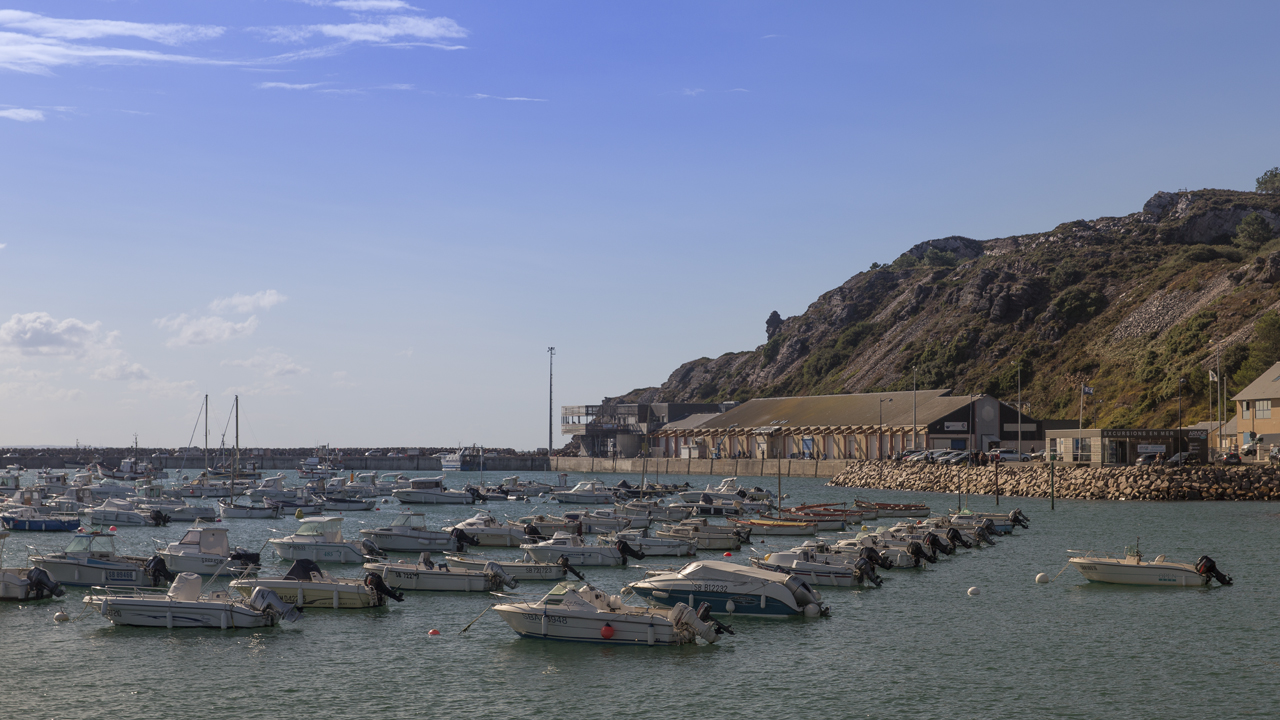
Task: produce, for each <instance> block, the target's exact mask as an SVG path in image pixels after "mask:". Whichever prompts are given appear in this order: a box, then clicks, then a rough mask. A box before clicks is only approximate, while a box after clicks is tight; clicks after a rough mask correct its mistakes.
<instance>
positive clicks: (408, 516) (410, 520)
mask: <svg viewBox="0 0 1280 720" xmlns="http://www.w3.org/2000/svg"><path fill="white" fill-rule="evenodd" d="M426 526H427V518H426V516H425V515H419V514H417V513H400V515H399V517H397V518H396V519H395V520H392V521H391V527H426Z"/></svg>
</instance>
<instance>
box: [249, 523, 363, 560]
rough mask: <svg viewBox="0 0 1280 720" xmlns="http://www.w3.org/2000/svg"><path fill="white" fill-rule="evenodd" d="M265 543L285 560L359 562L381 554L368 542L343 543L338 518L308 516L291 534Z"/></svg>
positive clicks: (344, 541) (340, 524)
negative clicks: (269, 544)
mask: <svg viewBox="0 0 1280 720" xmlns="http://www.w3.org/2000/svg"><path fill="white" fill-rule="evenodd" d="M267 542H269V543H271V546H272V547H273V548H275V550H276V554H277V555H279V556H280V557H282V558H284V559H285V560H311V561H314V562H334V563H363V562H364V561H365V560H367V559H368V556H370V555H381V554H382V552H381V551H380V550H379V549H378V546H377V545H376V544H375V543H373V542H371V541H369V540H364V541H362V542H359V543H355V542H348V541H346V540H343V539H342V518H341V517H325V516H319V517H308V518H306V519H304V520H303V521H302V524H301V525H299V526H298V530H297V531H296V532H294V533H293V534H292V535H287V536H285V537H283V538H278V539H277V538H272V539H271V540H268V541H267Z"/></svg>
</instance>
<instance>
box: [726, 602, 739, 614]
mask: <svg viewBox="0 0 1280 720" xmlns="http://www.w3.org/2000/svg"><path fill="white" fill-rule="evenodd" d="M737 608H738V606H737V605H734V604H733V601H732V600H725V601H724V611H725V612H727V613H729V614H730V615H732V614H733V611H734V610H736V609H737Z"/></svg>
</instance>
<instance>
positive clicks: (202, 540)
mask: <svg viewBox="0 0 1280 720" xmlns="http://www.w3.org/2000/svg"><path fill="white" fill-rule="evenodd" d="M178 544H179V545H193V546H195V547H197V548H199V550H200V552H202V553H208V554H210V555H230V554H231V544H230V543H229V542H227V530H226V528H192V529H190V530H188V531H187V534H186V535H183V536H182V539H181V540H179V541H178Z"/></svg>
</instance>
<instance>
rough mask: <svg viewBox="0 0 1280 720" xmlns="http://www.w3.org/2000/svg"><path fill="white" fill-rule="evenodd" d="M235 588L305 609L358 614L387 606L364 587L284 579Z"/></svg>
mask: <svg viewBox="0 0 1280 720" xmlns="http://www.w3.org/2000/svg"><path fill="white" fill-rule="evenodd" d="M231 587H232V588H233V589H234V590H235V591H236V592H238V593H240V594H241V595H243V596H244V597H246V598H247V597H250V596H252V595H253V591H254V588H258V587H264V588H267V589H268V590H271V591H273V592H275V594H276V595H279V596H280V599H281V600H283V601H285V602H287V603H289V604H290V605H293V606H294V607H300V608H305V609H312V608H316V609H329V610H354V609H360V608H370V607H379V606H381V605H385V604H386V600H385V599H383V598H382V596H380V595H378V594H376V593H373V592H370V589H369V588H368V587H366V586H365V585H364V584H362V583H357V582H351V583H331V582H312V581H306V580H289V579H283V578H259V579H257V580H235V581H233V582H232V583H231Z"/></svg>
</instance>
